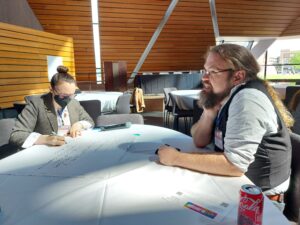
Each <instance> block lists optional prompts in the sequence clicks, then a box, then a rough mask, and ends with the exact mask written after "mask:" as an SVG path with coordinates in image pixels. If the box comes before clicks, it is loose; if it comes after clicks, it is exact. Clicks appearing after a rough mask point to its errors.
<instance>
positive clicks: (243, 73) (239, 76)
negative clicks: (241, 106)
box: [233, 70, 246, 85]
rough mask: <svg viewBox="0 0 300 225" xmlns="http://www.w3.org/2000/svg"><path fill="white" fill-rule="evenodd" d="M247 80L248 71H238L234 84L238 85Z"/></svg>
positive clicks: (234, 76)
mask: <svg viewBox="0 0 300 225" xmlns="http://www.w3.org/2000/svg"><path fill="white" fill-rule="evenodd" d="M245 80H246V71H245V70H238V71H236V72H235V73H234V74H233V84H234V85H238V84H241V83H244V82H245Z"/></svg>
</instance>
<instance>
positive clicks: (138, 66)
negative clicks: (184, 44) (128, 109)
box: [127, 0, 179, 84]
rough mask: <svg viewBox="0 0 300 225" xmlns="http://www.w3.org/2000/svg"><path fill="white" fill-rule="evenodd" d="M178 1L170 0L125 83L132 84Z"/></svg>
mask: <svg viewBox="0 0 300 225" xmlns="http://www.w3.org/2000/svg"><path fill="white" fill-rule="evenodd" d="M178 1H179V0H172V2H171V3H170V5H169V7H168V9H167V11H166V13H165V15H164V17H163V18H162V20H161V21H160V23H159V25H158V27H157V28H156V30H155V32H154V33H153V35H152V37H151V39H150V41H149V43H148V45H147V47H146V48H145V50H144V52H143V54H142V56H141V57H140V59H139V61H138V63H137V65H136V67H135V69H134V70H133V72H132V74H131V76H130V78H129V79H128V81H127V83H128V84H130V83H132V82H133V80H134V77H135V76H136V75H137V73H138V72H139V70H140V69H141V67H142V65H143V64H144V62H145V60H146V58H147V56H148V54H149V52H150V51H151V49H152V47H153V45H154V44H155V42H156V40H157V38H158V36H159V34H160V32H161V31H162V29H163V28H164V26H165V24H166V23H167V21H168V19H169V17H170V15H171V14H172V12H173V10H174V9H175V7H176V5H177V3H178Z"/></svg>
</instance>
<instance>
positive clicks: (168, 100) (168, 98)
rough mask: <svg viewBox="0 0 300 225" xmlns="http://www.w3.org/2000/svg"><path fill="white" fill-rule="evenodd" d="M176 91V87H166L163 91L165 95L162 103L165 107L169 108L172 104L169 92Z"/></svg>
mask: <svg viewBox="0 0 300 225" xmlns="http://www.w3.org/2000/svg"><path fill="white" fill-rule="evenodd" d="M176 90H177V88H176V87H166V88H164V89H163V91H164V95H165V98H164V102H165V105H166V106H171V104H172V102H171V101H170V95H169V93H171V91H176Z"/></svg>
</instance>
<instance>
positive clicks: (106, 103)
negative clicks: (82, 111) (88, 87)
mask: <svg viewBox="0 0 300 225" xmlns="http://www.w3.org/2000/svg"><path fill="white" fill-rule="evenodd" d="M122 94H123V93H122V92H111V91H107V92H106V91H83V92H81V93H80V94H77V95H76V97H75V98H76V99H77V100H78V101H84V100H99V101H100V102H101V112H102V113H106V112H112V111H114V110H115V109H116V104H117V100H118V98H119V96H120V95H122Z"/></svg>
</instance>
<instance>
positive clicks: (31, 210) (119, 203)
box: [0, 125, 289, 225]
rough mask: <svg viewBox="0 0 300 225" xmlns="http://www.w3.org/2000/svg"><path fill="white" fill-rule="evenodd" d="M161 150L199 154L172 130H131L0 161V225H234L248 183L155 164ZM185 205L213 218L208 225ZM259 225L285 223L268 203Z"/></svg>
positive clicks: (35, 149) (98, 134)
mask: <svg viewBox="0 0 300 225" xmlns="http://www.w3.org/2000/svg"><path fill="white" fill-rule="evenodd" d="M161 144H170V145H172V146H175V147H178V148H181V150H182V151H186V150H188V151H200V150H199V149H197V148H195V147H194V145H193V143H192V140H191V138H190V137H189V136H186V135H184V134H182V133H179V132H177V131H174V130H170V129H166V128H162V127H155V126H149V125H132V126H131V128H129V129H122V130H113V131H103V132H97V131H88V132H86V133H84V134H83V136H82V137H79V138H76V139H73V140H71V141H69V142H68V144H66V145H64V146H61V147H47V146H34V147H31V148H29V149H26V150H24V151H21V152H19V153H17V154H15V155H12V156H10V157H8V158H5V159H3V160H0V207H1V213H0V224H1V225H16V224H18V225H41V224H43V225H123V224H124V225H135V224H136V225H142V224H143V225H177V224H178V225H182V224H189V225H200V224H202V225H203V224H223V225H225V224H226V225H227V224H228V225H232V224H236V219H237V205H238V202H239V189H240V187H241V185H242V184H245V183H249V180H248V179H247V178H246V177H244V176H243V177H238V178H230V177H221V176H211V175H207V174H202V173H197V172H193V171H190V170H186V169H181V168H177V167H168V166H163V165H160V164H158V163H157V162H156V161H155V160H156V159H157V158H156V155H155V154H154V152H155V150H156V148H157V147H158V146H160V145H161ZM187 202H192V203H194V204H197V205H200V206H202V207H204V208H207V209H210V210H212V211H214V212H218V215H217V216H216V217H215V218H214V219H210V218H208V217H207V216H204V215H202V214H200V213H198V212H195V211H193V210H191V209H189V208H187V207H185V206H184V205H185V204H186V203H187ZM263 224H264V225H270V224H272V225H288V224H289V222H288V221H287V219H286V218H285V217H284V216H283V215H282V214H281V213H280V212H279V210H278V209H276V208H275V207H274V206H273V204H272V203H271V202H270V201H269V200H268V199H266V200H265V205H264V218H263Z"/></svg>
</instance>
